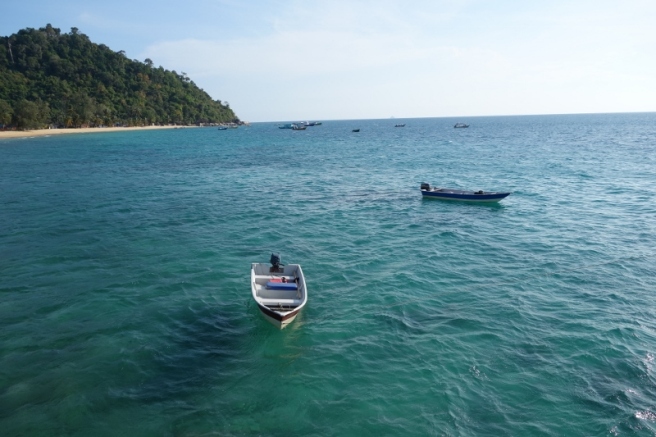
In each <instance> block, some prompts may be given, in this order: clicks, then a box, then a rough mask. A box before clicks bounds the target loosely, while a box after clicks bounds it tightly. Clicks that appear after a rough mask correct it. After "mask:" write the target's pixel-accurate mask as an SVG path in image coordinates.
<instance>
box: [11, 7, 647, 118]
mask: <svg viewBox="0 0 656 437" xmlns="http://www.w3.org/2000/svg"><path fill="white" fill-rule="evenodd" d="M48 23H50V24H51V25H52V26H53V27H56V28H60V29H61V31H62V32H70V29H71V28H72V27H77V28H78V29H79V31H80V32H81V33H83V34H85V35H87V36H88V37H89V38H90V40H91V41H92V42H94V43H97V44H105V45H107V46H108V47H110V48H111V49H112V50H114V51H120V50H123V51H125V54H126V56H127V57H128V58H130V59H135V60H138V61H142V62H143V61H144V60H145V59H146V58H149V59H151V60H152V61H153V63H154V65H155V66H162V67H163V68H165V69H167V70H174V71H176V72H178V73H183V72H184V73H186V74H187V76H188V77H189V78H190V79H191V80H192V81H193V82H194V83H195V84H196V85H197V86H199V87H200V88H202V89H203V90H205V91H206V92H207V93H208V94H209V95H210V96H211V97H212V98H213V99H215V100H221V101H222V102H224V103H225V102H228V103H229V105H230V107H231V108H232V109H233V110H234V111H235V113H236V114H237V115H238V116H239V117H240V118H241V119H242V120H246V121H251V122H259V121H298V120H317V121H319V120H346V119H380V118H390V117H396V118H412V117H468V116H470V117H473V116H487V115H527V114H575V113H607V112H653V111H656V24H654V23H656V1H653V0H621V1H620V0H614V1H611V0H543V1H526V0H496V1H493V0H416V1H415V0H405V1H401V0H376V1H373V0H361V1H360V0H351V1H346V0H316V1H312V0H305V1H297V0H288V1H284V0H279V1H276V0H271V1H264V0H252V1H249V0H187V1H169V0H160V1H157V2H155V1H151V0H143V1H134V0H133V1H127V0H113V1H112V2H90V1H88V0H84V1H82V0H56V1H52V0H21V1H20V2H9V3H7V4H6V5H4V6H3V7H2V11H1V12H0V35H1V36H8V35H11V34H13V33H16V32H17V31H18V30H20V29H24V28H37V29H38V28H41V27H45V25H46V24H48Z"/></svg>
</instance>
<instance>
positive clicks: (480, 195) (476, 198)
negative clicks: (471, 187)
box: [420, 183, 510, 203]
mask: <svg viewBox="0 0 656 437" xmlns="http://www.w3.org/2000/svg"><path fill="white" fill-rule="evenodd" d="M420 189H421V195H422V196H423V198H425V199H439V200H459V201H463V202H479V203H483V202H498V201H500V200H501V199H503V198H505V197H508V196H509V195H510V193H509V192H498V191H483V190H480V191H468V190H458V189H454V188H439V187H431V186H430V184H427V183H422V184H421V187H420Z"/></svg>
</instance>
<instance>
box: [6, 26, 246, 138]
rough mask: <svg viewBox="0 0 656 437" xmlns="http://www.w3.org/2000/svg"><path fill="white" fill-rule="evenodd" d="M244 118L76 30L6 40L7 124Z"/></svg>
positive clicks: (46, 30)
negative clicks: (96, 42)
mask: <svg viewBox="0 0 656 437" xmlns="http://www.w3.org/2000/svg"><path fill="white" fill-rule="evenodd" d="M220 122H239V119H238V117H237V116H236V115H235V113H234V112H233V111H232V109H230V106H229V105H228V104H227V103H222V102H221V101H220V100H212V98H211V97H210V96H209V95H208V94H207V93H206V92H205V91H203V90H202V89H200V88H198V86H196V84H195V83H194V82H193V81H192V80H191V79H189V77H188V76H187V75H186V73H181V74H178V73H176V72H175V71H168V70H165V69H164V68H162V67H158V68H155V67H154V64H153V61H152V60H151V59H146V60H145V61H144V62H140V61H137V60H130V59H128V58H127V57H126V56H125V52H123V51H119V52H114V51H112V50H111V49H110V48H109V47H107V46H105V45H104V44H95V43H92V42H91V41H90V40H89V38H88V37H87V36H86V35H84V34H83V33H81V32H80V31H79V29H77V28H75V27H73V28H71V32H70V33H61V31H60V29H57V28H55V27H52V26H51V25H50V24H48V25H47V26H46V27H43V28H40V29H38V30H36V29H31V28H27V29H23V30H20V31H19V32H18V33H15V34H13V35H11V36H7V37H0V127H2V126H3V125H5V126H7V125H9V126H15V127H17V128H19V129H32V128H39V127H46V126H48V125H54V126H57V127H81V126H116V125H125V126H143V125H151V124H186V125H190V124H198V123H220Z"/></svg>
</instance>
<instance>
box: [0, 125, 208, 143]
mask: <svg viewBox="0 0 656 437" xmlns="http://www.w3.org/2000/svg"><path fill="white" fill-rule="evenodd" d="M195 127H199V126H140V127H84V128H64V129H36V130H27V131H0V140H5V139H11V138H32V137H46V136H50V135H66V134H88V133H100V132H125V131H134V130H155V129H175V128H178V129H182V128H185V129H186V128H195Z"/></svg>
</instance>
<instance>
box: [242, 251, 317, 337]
mask: <svg viewBox="0 0 656 437" xmlns="http://www.w3.org/2000/svg"><path fill="white" fill-rule="evenodd" d="M270 263H271V266H270V267H269V265H268V264H266V263H253V264H251V293H252V295H253V300H255V303H256V304H257V307H258V309H259V310H260V312H261V313H262V315H263V316H264V318H265V319H267V320H268V321H269V322H270V323H272V324H273V325H274V326H277V327H278V328H280V329H282V328H284V327H285V326H287V325H289V324H290V323H291V322H292V321H293V320H294V319H295V318H296V316H297V315H298V313H299V312H300V311H301V310H302V309H303V307H304V306H305V304H306V303H307V288H306V286H305V276H304V275H303V270H302V269H301V266H300V265H298V264H288V265H286V266H285V265H283V264H280V255H278V254H275V253H272V254H271V261H270Z"/></svg>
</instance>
